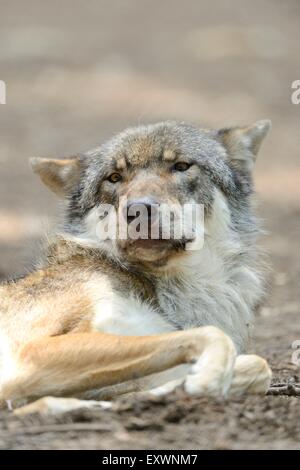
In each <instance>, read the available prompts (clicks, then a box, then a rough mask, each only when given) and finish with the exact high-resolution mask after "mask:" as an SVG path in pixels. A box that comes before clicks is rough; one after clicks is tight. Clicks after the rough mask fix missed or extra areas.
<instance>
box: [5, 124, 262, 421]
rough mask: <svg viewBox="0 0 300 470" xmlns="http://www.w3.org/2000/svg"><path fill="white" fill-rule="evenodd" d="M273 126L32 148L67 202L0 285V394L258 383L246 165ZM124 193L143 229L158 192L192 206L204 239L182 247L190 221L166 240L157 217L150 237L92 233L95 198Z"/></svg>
mask: <svg viewBox="0 0 300 470" xmlns="http://www.w3.org/2000/svg"><path fill="white" fill-rule="evenodd" d="M269 128H270V122H269V121H267V120H264V121H258V122H256V123H255V124H253V125H252V126H248V127H231V128H224V129H221V130H212V129H200V128H197V127H196V126H191V125H188V124H185V123H178V122H169V121H167V122H160V123H156V124H153V125H146V126H138V127H136V128H130V129H127V130H125V131H124V132H122V133H120V134H118V135H117V136H115V137H113V138H112V139H111V140H109V141H108V142H106V143H104V144H103V145H101V146H99V147H97V148H95V149H93V150H91V151H88V152H85V153H83V154H79V155H76V156H73V157H70V158H65V159H42V158H33V159H32V160H31V166H32V168H33V171H34V172H35V173H36V174H38V175H39V177H40V178H41V180H42V181H43V182H44V183H45V184H46V185H47V186H48V187H49V188H50V189H51V190H52V191H54V192H55V193H56V194H57V195H58V196H59V197H60V198H61V199H62V201H63V203H64V211H63V217H62V223H61V225H60V226H59V227H58V229H57V232H56V233H55V234H53V235H52V236H51V237H49V240H48V246H47V249H46V253H45V257H44V259H43V260H41V262H40V264H39V265H38V266H37V267H36V269H35V270H34V272H32V273H31V274H29V275H28V276H26V277H24V278H23V279H20V280H18V281H16V282H9V283H6V284H3V285H1V286H0V335H1V382H0V398H1V400H2V403H5V402H9V403H12V405H13V407H17V408H18V407H19V405H24V403H25V406H22V407H20V408H18V409H17V412H19V413H29V412H33V411H44V412H59V411H61V410H65V409H71V408H74V407H75V408H76V407H78V406H79V407H82V406H85V407H94V406H100V405H103V406H105V404H104V402H103V400H109V399H111V398H112V397H114V396H116V395H118V394H123V393H133V392H139V393H141V392H147V391H149V393H156V394H163V393H168V392H169V391H170V390H172V389H174V388H175V387H177V386H183V387H184V388H185V390H186V392H187V393H190V394H195V395H207V396H229V395H234V394H235V395H236V394H242V393H265V392H266V390H267V389H268V386H269V383H270V378H271V371H270V368H269V366H268V364H267V362H266V361H265V360H264V359H262V358H260V357H258V356H256V355H249V354H246V351H247V347H248V341H249V336H250V332H251V326H252V323H253V316H254V312H255V310H256V308H257V307H258V305H259V304H260V303H261V302H262V299H263V297H264V266H263V262H262V257H261V254H260V251H259V249H258V248H257V236H258V235H259V228H258V226H257V222H256V219H255V215H254V214H253V193H254V190H253V167H254V162H255V159H256V156H257V153H258V150H259V148H260V145H261V142H262V140H263V138H264V137H265V135H266V134H267V132H268V130H269ZM124 198H125V200H126V201H127V202H126V205H125V206H124V207H122V211H123V215H124V218H125V221H126V222H127V224H128V225H130V223H134V222H135V220H136V217H137V211H134V209H136V208H137V207H140V206H141V205H142V206H144V207H146V211H147V212H146V213H147V219H148V222H149V226H150V227H151V226H152V224H154V220H153V218H152V216H153V211H154V212H155V211H158V210H159V208H160V206H161V205H162V204H167V205H171V204H173V205H174V204H175V205H177V206H180V207H181V206H183V205H184V204H187V203H188V204H191V205H192V206H193V205H197V204H198V205H201V206H202V207H203V208H204V244H203V247H202V248H201V249H199V250H187V244H188V243H193V237H194V236H195V233H193V231H191V232H190V234H189V235H188V236H185V237H182V238H175V237H174V236H173V235H172V234H171V235H170V237H169V239H165V238H163V237H162V236H161V235H160V233H161V232H160V229H162V228H164V225H165V220H164V218H161V217H159V218H158V219H157V218H156V222H155V223H156V224H158V226H159V236H158V237H157V238H156V239H152V238H151V237H148V238H147V237H146V238H139V237H137V238H134V239H130V238H127V239H124V238H120V237H115V238H107V239H102V238H99V237H98V236H97V227H98V225H99V222H100V221H101V220H102V219H103V216H104V215H103V207H107V206H109V207H113V208H115V209H116V211H118V210H120V205H121V201H122V200H124ZM124 211H125V212H124ZM130 211H131V213H129V212H130ZM172 233H173V232H172ZM26 403H27V404H26Z"/></svg>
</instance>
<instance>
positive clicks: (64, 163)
mask: <svg viewBox="0 0 300 470" xmlns="http://www.w3.org/2000/svg"><path fill="white" fill-rule="evenodd" d="M30 166H31V168H32V170H33V171H34V173H36V174H38V175H39V177H40V178H41V180H42V181H43V183H45V185H46V186H48V188H50V189H51V191H53V192H54V193H56V194H57V195H58V196H59V197H64V196H66V195H67V194H68V192H69V191H70V189H71V188H72V186H73V185H74V184H75V183H76V182H77V181H78V180H79V177H80V164H79V160H78V158H76V157H74V158H67V159H63V160H56V159H51V158H31V159H30Z"/></svg>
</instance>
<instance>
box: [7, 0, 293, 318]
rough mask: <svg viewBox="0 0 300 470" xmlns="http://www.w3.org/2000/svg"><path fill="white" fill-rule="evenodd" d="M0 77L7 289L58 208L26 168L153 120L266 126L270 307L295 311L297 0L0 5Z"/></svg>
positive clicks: (14, 0)
mask: <svg viewBox="0 0 300 470" xmlns="http://www.w3.org/2000/svg"><path fill="white" fill-rule="evenodd" d="M0 79H1V80H4V81H5V82H6V86H7V104H6V105H0V276H1V277H2V278H8V277H11V276H15V275H18V274H22V273H23V272H24V271H25V270H26V269H27V267H28V266H29V267H30V265H31V262H32V259H34V255H33V253H34V252H35V251H36V249H37V246H38V242H39V240H40V239H41V237H42V234H43V232H44V230H45V228H47V227H48V225H49V224H50V225H51V220H53V217H55V214H57V211H58V204H57V200H56V198H55V196H54V195H52V194H51V193H50V192H48V190H47V189H46V188H44V187H43V186H42V184H41V183H40V182H39V181H38V180H37V179H36V178H35V177H34V175H32V174H31V171H30V170H29V167H28V158H29V157H31V156H43V157H60V156H67V155H70V154H72V153H77V152H78V151H81V150H85V149H87V148H89V147H91V146H94V145H96V144H98V143H101V142H102V141H103V140H104V139H106V138H108V137H109V136H110V135H111V134H112V133H116V132H118V131H120V130H122V129H123V128H124V127H126V126H129V125H136V124H139V123H147V122H153V121H156V120H160V119H179V120H186V121H191V122H193V123H195V124H199V125H201V126H212V127H222V126H228V125H231V124H233V125H234V124H248V123H251V122H252V121H255V120H258V119H263V118H270V119H272V121H273V131H272V133H271V134H270V135H269V136H268V138H267V140H266V142H265V143H264V145H263V148H262V151H261V154H260V156H259V161H258V163H257V167H256V185H257V190H258V193H259V200H260V208H259V211H260V214H261V215H262V217H263V218H265V219H266V227H267V229H268V230H269V234H268V235H267V236H266V237H265V238H264V243H265V245H266V246H267V248H268V250H269V251H270V253H271V258H272V263H273V265H274V268H275V269H274V271H275V275H274V276H275V285H276V283H277V285H278V286H284V287H285V288H284V289H279V288H278V289H277V290H275V293H274V296H275V300H274V302H273V303H274V305H276V306H274V305H273V307H272V308H273V310H274V309H276V308H278V303H279V299H280V300H281V303H282V304H283V303H284V305H285V304H286V302H289V304H290V305H292V307H290V308H292V310H293V309H294V310H297V309H298V299H297V295H298V282H299V278H300V263H299V260H300V254H298V249H299V235H300V230H299V215H300V159H299V148H300V132H299V131H300V126H299V125H300V121H299V116H300V105H298V106H297V105H294V104H292V102H291V93H292V90H291V84H292V82H293V81H294V80H297V79H300V2H299V0H286V1H284V2H282V1H280V0H252V1H251V2H249V1H240V0H227V1H226V2H224V1H222V0H212V1H210V2H207V1H203V0H185V1H184V2H182V1H179V0H160V1H153V0H152V1H151V0H114V1H108V0H89V1H88V2H86V1H83V0H63V1H61V0H59V1H58V0H52V1H51V2H40V1H38V0H27V1H26V2H22V1H21V0H19V1H18V0H10V1H8V0H7V1H6V0H0ZM286 287H288V289H287V288H286ZM295 305H296V306H295ZM270 308H271V307H270ZM273 313H274V312H273ZM266 315H268V312H267V311H266Z"/></svg>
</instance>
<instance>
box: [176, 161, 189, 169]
mask: <svg viewBox="0 0 300 470" xmlns="http://www.w3.org/2000/svg"><path fill="white" fill-rule="evenodd" d="M190 166H191V165H190V163H186V162H177V163H175V165H174V167H173V169H174V170H175V171H187V170H188V169H189V168H190Z"/></svg>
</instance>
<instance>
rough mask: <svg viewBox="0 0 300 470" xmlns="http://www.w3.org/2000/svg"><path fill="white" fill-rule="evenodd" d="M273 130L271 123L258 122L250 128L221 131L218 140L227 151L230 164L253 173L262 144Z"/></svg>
mask: <svg viewBox="0 0 300 470" xmlns="http://www.w3.org/2000/svg"><path fill="white" fill-rule="evenodd" d="M270 129H271V121H270V120H268V119H265V120H263V121H257V122H255V123H254V124H253V125H252V126H249V127H232V128H228V129H220V130H219V131H218V138H219V139H220V140H221V142H222V144H223V145H224V147H225V148H226V150H227V154H228V158H229V163H230V165H231V166H232V167H233V168H235V169H236V170H240V171H246V172H247V171H248V172H251V171H252V169H253V166H254V162H255V160H256V156H257V154H258V151H259V149H260V146H261V143H262V141H263V140H264V138H265V136H266V135H267V133H268V132H269V130H270Z"/></svg>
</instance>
